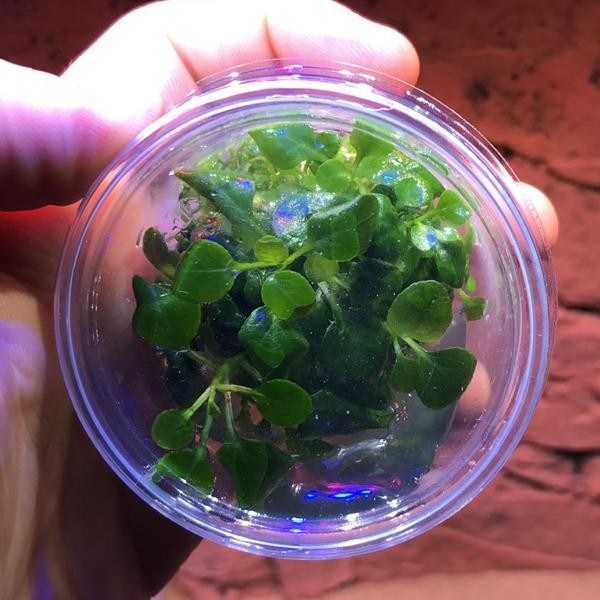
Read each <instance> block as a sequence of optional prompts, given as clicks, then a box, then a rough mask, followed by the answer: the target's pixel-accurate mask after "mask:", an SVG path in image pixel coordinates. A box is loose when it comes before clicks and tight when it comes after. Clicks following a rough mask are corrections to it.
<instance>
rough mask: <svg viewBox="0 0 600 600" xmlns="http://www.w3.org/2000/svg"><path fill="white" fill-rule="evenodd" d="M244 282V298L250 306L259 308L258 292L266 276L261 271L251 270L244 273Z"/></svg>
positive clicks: (260, 301) (260, 300)
mask: <svg viewBox="0 0 600 600" xmlns="http://www.w3.org/2000/svg"><path fill="white" fill-rule="evenodd" d="M245 275H246V281H245V283H244V298H245V299H246V301H247V302H249V303H250V304H251V305H252V306H259V305H261V304H262V298H261V297H260V290H261V288H262V285H263V283H264V282H265V279H266V278H267V275H266V273H265V271H262V270H261V269H252V270H251V271H246V273H245Z"/></svg>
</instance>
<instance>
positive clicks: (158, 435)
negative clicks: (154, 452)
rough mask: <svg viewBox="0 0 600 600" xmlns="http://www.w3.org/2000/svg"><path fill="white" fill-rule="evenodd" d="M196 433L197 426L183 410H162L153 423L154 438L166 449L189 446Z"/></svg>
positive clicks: (156, 442) (157, 443)
mask: <svg viewBox="0 0 600 600" xmlns="http://www.w3.org/2000/svg"><path fill="white" fill-rule="evenodd" d="M195 433H196V427H195V425H194V424H193V423H192V421H191V419H190V418H189V417H188V416H187V415H186V414H185V412H184V411H182V410H177V409H176V408H172V409H169V410H165V411H163V412H161V413H160V414H159V415H158V416H157V417H156V419H154V424H153V425H152V439H153V440H154V442H155V444H156V445H157V446H160V447H161V448H164V449H165V450H177V449H178V448H183V447H184V446H187V445H188V444H189V443H190V442H191V441H192V440H193V439H194V434H195Z"/></svg>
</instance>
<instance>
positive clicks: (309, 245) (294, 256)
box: [277, 241, 315, 271]
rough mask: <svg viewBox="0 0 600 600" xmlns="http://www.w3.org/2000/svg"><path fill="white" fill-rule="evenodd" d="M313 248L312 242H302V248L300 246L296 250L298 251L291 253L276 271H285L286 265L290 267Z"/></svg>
mask: <svg viewBox="0 0 600 600" xmlns="http://www.w3.org/2000/svg"><path fill="white" fill-rule="evenodd" d="M314 247H315V244H314V242H310V241H309V242H304V244H302V246H300V248H298V250H296V252H292V253H291V254H290V255H289V256H288V257H287V258H286V259H285V260H284V261H283V262H282V263H281V264H280V265H279V268H278V269H277V270H278V271H281V270H282V269H285V268H286V267H287V266H288V265H291V264H292V263H293V262H294V261H295V260H297V259H298V258H300V257H301V256H304V255H305V254H307V253H308V252H310V251H311V250H312V249H313V248H314Z"/></svg>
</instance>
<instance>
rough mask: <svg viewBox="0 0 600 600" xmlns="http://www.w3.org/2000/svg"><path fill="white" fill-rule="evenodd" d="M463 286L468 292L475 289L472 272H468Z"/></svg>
mask: <svg viewBox="0 0 600 600" xmlns="http://www.w3.org/2000/svg"><path fill="white" fill-rule="evenodd" d="M465 288H466V289H467V291H468V292H471V293H472V292H474V291H476V290H477V280H476V279H475V277H473V274H472V273H470V274H469V276H468V277H467V282H466V283H465Z"/></svg>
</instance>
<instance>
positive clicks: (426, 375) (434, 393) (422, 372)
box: [416, 348, 477, 409]
mask: <svg viewBox="0 0 600 600" xmlns="http://www.w3.org/2000/svg"><path fill="white" fill-rule="evenodd" d="M417 362H418V365H417V385H416V390H417V394H418V396H419V398H420V399H421V401H422V402H423V404H425V406H428V407H429V408H434V409H439V408H444V407H446V406H448V405H450V404H452V403H454V402H456V401H457V400H458V399H459V398H460V396H461V395H462V393H463V392H464V391H465V389H466V388H467V386H468V385H469V383H470V381H471V378H472V377H473V373H474V372H475V365H476V364H477V360H476V359H475V357H474V356H473V355H472V354H471V353H470V352H468V351H467V350H465V349H463V348H448V349H447V350H440V351H438V352H427V353H426V352H423V353H419V354H417Z"/></svg>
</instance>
